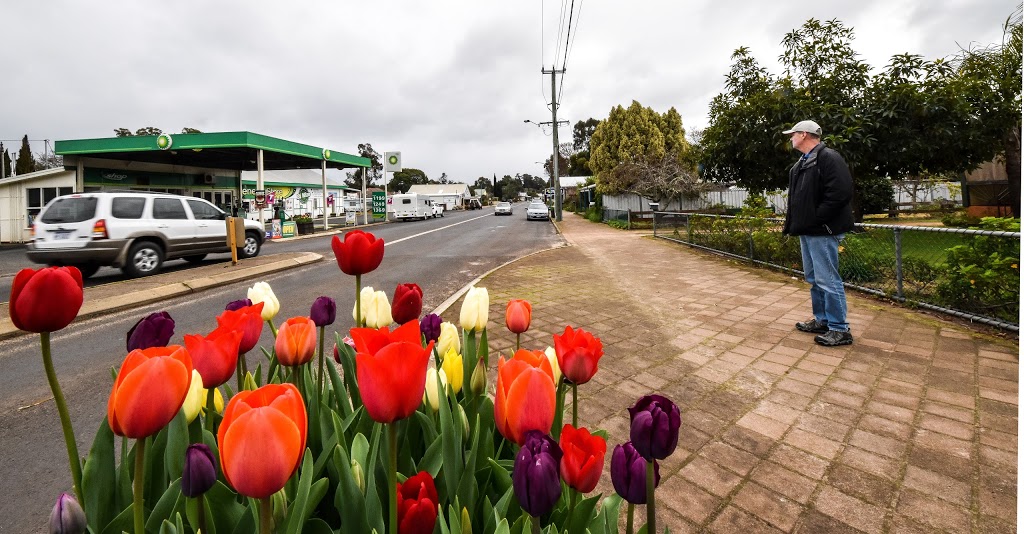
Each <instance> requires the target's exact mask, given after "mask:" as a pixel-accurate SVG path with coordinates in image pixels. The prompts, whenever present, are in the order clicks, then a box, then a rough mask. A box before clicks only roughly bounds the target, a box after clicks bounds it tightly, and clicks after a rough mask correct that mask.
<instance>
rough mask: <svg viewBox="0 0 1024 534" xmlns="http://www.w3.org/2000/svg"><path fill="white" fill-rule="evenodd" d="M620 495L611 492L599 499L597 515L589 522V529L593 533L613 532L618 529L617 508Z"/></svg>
mask: <svg viewBox="0 0 1024 534" xmlns="http://www.w3.org/2000/svg"><path fill="white" fill-rule="evenodd" d="M622 503H623V500H622V497H620V496H619V495H618V494H617V493H613V494H611V495H609V496H608V497H605V498H604V500H602V501H601V509H600V511H598V513H597V517H595V518H594V520H593V521H591V522H590V531H591V532H594V533H595V534H615V533H616V532H618V530H619V509H620V508H621V507H622Z"/></svg>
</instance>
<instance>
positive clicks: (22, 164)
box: [14, 135, 36, 174]
mask: <svg viewBox="0 0 1024 534" xmlns="http://www.w3.org/2000/svg"><path fill="white" fill-rule="evenodd" d="M14 170H15V171H16V172H17V174H26V173H30V172H32V171H34V170H36V162H35V160H34V159H32V148H31V147H30V146H28V135H26V136H25V137H22V138H21V150H18V160H17V161H16V162H15V163H14Z"/></svg>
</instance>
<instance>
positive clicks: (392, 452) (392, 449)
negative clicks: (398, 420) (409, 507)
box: [387, 423, 398, 534]
mask: <svg viewBox="0 0 1024 534" xmlns="http://www.w3.org/2000/svg"><path fill="white" fill-rule="evenodd" d="M388 455H389V456H391V465H389V466H388V489H387V492H388V521H389V523H388V525H389V528H388V534H398V492H397V490H396V489H395V488H396V487H397V486H398V426H397V425H396V424H395V423H388Z"/></svg>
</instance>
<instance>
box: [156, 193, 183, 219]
mask: <svg viewBox="0 0 1024 534" xmlns="http://www.w3.org/2000/svg"><path fill="white" fill-rule="evenodd" d="M153 218H154V219H188V215H186V214H185V206H183V205H182V204H181V201H180V200H178V199H176V198H154V199H153Z"/></svg>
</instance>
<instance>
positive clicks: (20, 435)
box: [0, 204, 561, 533]
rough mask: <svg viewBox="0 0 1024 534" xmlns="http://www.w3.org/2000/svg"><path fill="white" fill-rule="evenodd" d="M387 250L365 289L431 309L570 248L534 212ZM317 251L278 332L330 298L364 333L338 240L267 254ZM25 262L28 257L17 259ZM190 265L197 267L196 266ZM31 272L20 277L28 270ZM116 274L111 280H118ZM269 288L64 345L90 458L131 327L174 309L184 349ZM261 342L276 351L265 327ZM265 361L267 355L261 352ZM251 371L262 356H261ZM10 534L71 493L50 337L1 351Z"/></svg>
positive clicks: (438, 227) (1, 502) (476, 215)
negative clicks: (44, 355) (414, 289)
mask: <svg viewBox="0 0 1024 534" xmlns="http://www.w3.org/2000/svg"><path fill="white" fill-rule="evenodd" d="M370 230H371V231H372V232H373V233H374V234H375V235H377V236H379V237H383V238H384V240H385V243H386V247H385V253H384V261H383V263H382V264H381V266H380V268H379V269H377V270H376V271H374V272H373V273H370V274H367V275H364V276H363V284H364V285H370V286H373V287H375V288H377V289H382V290H384V291H386V292H387V293H388V295H389V298H390V296H391V295H392V294H393V293H394V288H395V286H396V285H397V284H399V283H405V282H415V283H417V284H419V285H420V287H421V288H422V289H423V292H424V310H431V309H433V308H435V307H436V306H438V305H439V304H440V303H442V302H443V301H444V300H445V299H447V298H448V297H449V296H450V295H451V294H453V293H454V292H456V291H457V290H458V289H459V288H461V287H462V286H464V285H465V284H467V283H468V282H470V281H472V280H473V279H475V278H476V277H478V276H480V275H481V274H483V273H486V272H487V271H489V270H491V269H493V268H495V267H498V266H500V265H502V264H503V263H505V262H508V261H510V260H513V259H515V258H517V257H521V256H523V255H525V254H529V253H531V252H535V251H537V250H543V249H547V248H551V247H554V246H558V245H559V244H561V240H560V238H559V237H558V235H557V234H556V233H555V230H554V228H553V227H552V225H551V224H548V223H545V222H536V221H532V222H528V221H526V220H525V204H519V205H517V206H516V213H515V214H514V215H513V216H512V217H496V216H494V213H493V209H492V208H488V209H484V210H482V211H481V210H477V211H469V212H464V211H456V212H449V213H447V214H446V216H445V217H443V218H438V219H431V220H427V221H414V222H404V223H389V224H384V225H378V226H374V227H372V228H371V229H370ZM294 251H312V252H317V253H319V254H323V255H324V257H325V261H323V262H319V263H316V264H313V265H309V266H306V267H301V268H297V269H292V270H289V271H285V272H282V273H278V274H273V275H270V276H268V277H267V278H266V279H265V280H264V281H266V282H269V283H270V285H271V286H272V287H273V289H274V291H275V293H276V295H277V296H278V299H279V300H280V301H281V311H280V314H279V315H278V317H277V319H276V321H275V322H277V324H280V323H281V322H282V321H284V320H285V319H286V318H288V317H293V316H298V315H307V314H308V313H309V307H310V304H312V302H313V300H314V299H316V297H318V296H320V295H327V296H330V297H333V298H334V299H336V300H337V303H338V321H337V322H336V323H335V325H334V328H335V329H336V330H337V331H339V332H345V331H347V330H348V329H349V328H350V327H351V326H352V324H353V321H352V315H351V313H352V312H351V310H352V307H353V303H354V298H353V295H354V292H355V281H354V279H353V278H352V277H350V276H347V275H345V274H343V273H342V272H341V271H340V270H339V269H338V267H337V264H336V263H335V261H334V259H333V258H334V256H333V253H332V252H331V249H330V237H328V236H324V237H317V238H312V239H303V240H294V241H290V242H284V243H282V242H273V243H268V244H266V245H265V248H264V250H263V252H262V253H261V254H273V253H275V252H294ZM14 252H15V253H20V251H17V250H16V251H14ZM10 253H11V251H9V250H5V251H0V269H3V270H2V271H0V272H2V274H3V275H6V278H7V286H8V291H9V285H10V280H9V278H10V276H11V275H13V272H16V270H15V271H11V270H8V269H11V268H12V267H10V266H11V265H16V264H17V258H16V257H15V256H13V255H11V256H8V254H10ZM175 263H180V264H181V265H180V266H178V267H174V266H173V264H171V265H168V268H181V269H185V268H190V267H189V266H188V264H185V263H184V262H175ZM18 268H20V267H18ZM108 270H109V271H110V272H109V273H107V272H106V271H108ZM122 279H123V278H122V277H121V276H120V271H115V270H112V269H104V270H102V271H101V272H100V273H98V274H97V276H96V277H95V278H94V279H92V280H91V281H90V283H92V284H95V283H104V282H110V281H114V280H122ZM257 281H259V280H250V281H248V282H245V283H237V284H232V285H228V286H224V287H220V288H217V289H214V290H210V291H207V292H204V293H199V294H195V295H190V296H188V297H181V298H176V299H171V300H168V301H165V302H162V303H159V304H156V305H150V306H144V307H140V308H139V309H137V310H131V311H126V312H120V313H116V314H111V315H107V316H101V317H97V318H93V319H89V320H84V321H81V322H76V323H75V324H73V325H72V326H70V327H68V328H67V329H65V330H63V331H60V332H58V333H55V334H54V336H53V354H54V365H55V368H56V371H57V375H58V377H59V379H60V382H61V385H62V387H63V390H64V395H65V397H66V399H67V401H68V405H69V411H70V412H71V418H72V423H73V426H74V428H75V432H76V434H77V437H78V447H79V452H80V453H81V454H82V455H85V454H87V453H88V450H89V446H90V444H91V443H92V438H93V436H94V435H95V433H96V430H97V428H98V427H99V425H100V424H101V423H102V421H103V417H104V416H105V414H106V411H105V410H106V402H107V397H108V396H109V394H110V387H111V385H112V380H111V375H110V370H111V368H113V367H116V366H118V365H120V363H121V362H122V361H123V359H124V357H125V354H126V352H125V346H124V343H125V342H124V339H125V334H126V333H127V331H128V329H129V328H131V326H132V325H133V324H134V323H135V322H136V321H137V320H138V319H140V318H141V317H143V316H145V315H147V314H149V313H152V312H154V311H161V310H164V311H167V312H168V313H170V314H171V316H172V317H173V318H174V320H175V321H176V323H177V326H176V328H175V334H174V337H173V338H172V341H171V342H172V343H179V344H180V343H183V341H182V339H183V336H184V334H186V333H206V332H209V331H210V330H212V329H213V328H215V327H216V319H215V318H216V316H217V315H218V314H219V313H220V312H221V311H222V310H223V309H224V305H225V304H226V303H227V302H229V301H232V300H236V299H241V298H245V294H246V289H247V288H248V287H249V286H251V285H252V284H253V283H255V282H257ZM260 344H261V345H262V346H265V347H269V346H272V345H273V340H272V338H271V335H270V332H269V329H267V328H264V334H263V338H262V339H261V340H260ZM254 352H257V353H258V351H254ZM249 360H250V368H251V367H252V365H254V363H253V362H255V360H256V356H254V355H253V354H250V355H249ZM0 366H2V368H3V372H2V373H0V391H3V395H2V396H0V454H2V455H3V458H2V461H0V470H2V471H0V480H2V481H3V484H2V488H3V490H4V497H3V499H0V517H3V518H4V521H2V522H0V533H7V532H10V533H25V532H43V531H45V524H46V521H47V518H48V515H49V512H50V508H51V507H52V506H53V503H54V502H55V500H56V498H57V496H58V495H59V494H60V492H61V491H66V490H70V488H71V484H70V481H71V477H70V474H69V472H68V466H67V454H66V452H65V448H64V445H63V443H64V442H63V438H62V433H61V430H60V423H59V419H58V416H57V411H56V408H55V406H54V403H53V400H52V398H51V395H50V390H49V387H48V385H47V382H46V376H45V374H44V372H43V366H42V361H41V358H40V356H39V348H38V338H37V337H35V336H22V337H18V338H14V339H10V340H7V341H0Z"/></svg>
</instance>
